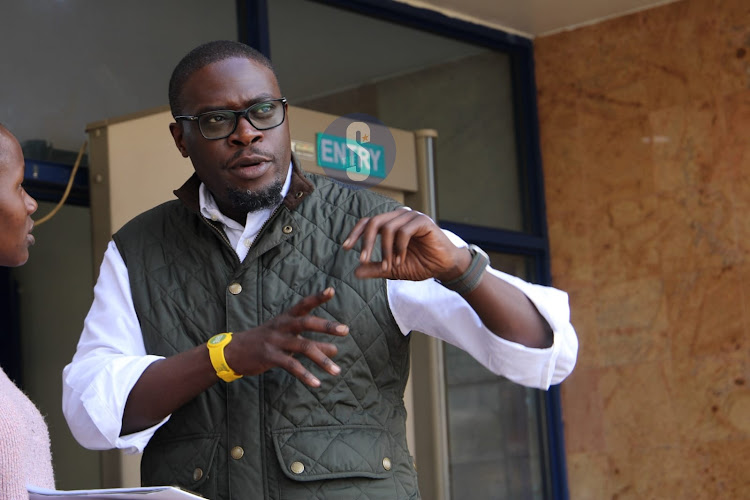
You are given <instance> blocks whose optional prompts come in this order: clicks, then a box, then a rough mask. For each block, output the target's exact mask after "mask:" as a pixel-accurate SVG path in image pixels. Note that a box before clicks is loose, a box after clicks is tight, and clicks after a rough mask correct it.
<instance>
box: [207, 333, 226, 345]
mask: <svg viewBox="0 0 750 500" xmlns="http://www.w3.org/2000/svg"><path fill="white" fill-rule="evenodd" d="M226 336H227V335H226V334H225V333H220V334H218V335H214V336H213V337H211V338H210V339H209V341H208V343H209V344H214V345H215V344H220V343H221V342H222V341H223V340H224V338H225V337H226Z"/></svg>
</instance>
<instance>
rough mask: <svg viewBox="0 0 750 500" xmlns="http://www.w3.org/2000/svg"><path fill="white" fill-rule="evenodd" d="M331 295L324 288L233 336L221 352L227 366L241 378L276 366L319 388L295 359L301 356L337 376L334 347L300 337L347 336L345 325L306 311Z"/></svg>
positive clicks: (331, 293)
mask: <svg viewBox="0 0 750 500" xmlns="http://www.w3.org/2000/svg"><path fill="white" fill-rule="evenodd" d="M333 295H334V291H333V288H330V287H329V288H326V289H325V290H323V291H322V292H320V293H318V294H316V295H309V296H307V297H305V298H303V299H302V300H300V301H299V302H298V303H297V304H295V305H294V306H292V307H291V308H290V309H289V310H287V311H285V312H283V313H281V314H279V315H278V316H276V317H275V318H273V319H271V320H269V321H267V322H265V323H263V324H262V325H259V326H257V327H255V328H252V329H250V330H247V331H244V332H238V333H235V334H234V335H233V339H232V342H231V343H229V344H228V345H227V347H226V348H225V349H224V355H225V357H226V359H227V363H228V364H229V366H231V367H232V369H233V370H234V371H235V372H237V373H241V374H243V375H258V374H260V373H263V372H265V371H267V370H270V369H271V368H274V367H277V366H278V367H280V368H283V369H284V370H286V371H288V372H289V373H291V374H292V375H294V376H295V377H297V378H298V379H300V380H301V381H302V382H304V383H305V384H307V385H309V386H311V387H318V386H320V380H318V378H317V377H315V376H314V375H313V374H312V373H310V371H309V370H307V369H306V368H305V367H304V365H302V363H300V362H299V360H297V359H296V358H295V355H302V356H306V357H308V358H310V359H311V360H312V361H314V362H315V363H316V364H317V365H318V366H320V367H321V368H323V369H324V370H325V371H327V372H328V373H330V374H331V375H338V374H339V373H340V372H341V369H340V368H339V367H338V365H336V363H334V362H333V361H332V360H331V357H333V356H335V355H336V353H337V351H338V350H337V348H336V346H335V345H333V344H330V343H327V342H318V341H315V340H310V339H307V338H305V337H303V336H302V332H306V331H307V332H319V333H328V334H331V335H336V336H339V337H343V336H345V335H347V334H348V333H349V327H348V326H346V325H343V324H341V323H338V322H336V321H331V320H327V319H324V318H319V317H317V316H311V315H310V311H312V310H313V309H315V308H316V307H318V306H319V305H321V304H324V303H326V302H328V301H329V300H331V298H332V297H333Z"/></svg>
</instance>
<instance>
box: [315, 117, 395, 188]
mask: <svg viewBox="0 0 750 500" xmlns="http://www.w3.org/2000/svg"><path fill="white" fill-rule="evenodd" d="M316 142H317V144H316V146H317V147H316V151H317V158H316V159H317V163H318V165H320V166H321V167H323V170H324V171H325V174H326V175H327V176H328V177H331V178H334V179H336V180H339V181H341V182H344V183H346V184H349V185H350V186H352V187H354V188H368V187H371V186H375V185H377V184H380V183H381V182H383V181H384V180H385V179H386V177H388V174H389V173H390V172H391V170H392V169H393V165H394V163H395V162H396V141H395V139H394V138H393V134H391V131H390V130H389V129H388V127H386V126H385V124H383V123H382V122H381V121H380V120H378V119H377V118H375V117H374V116H370V115H366V114H364V113H351V114H348V115H344V116H340V117H338V118H336V119H335V120H334V121H333V123H331V124H330V125H329V126H328V127H327V128H326V129H325V132H322V133H319V134H317V137H316Z"/></svg>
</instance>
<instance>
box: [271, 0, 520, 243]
mask: <svg viewBox="0 0 750 500" xmlns="http://www.w3.org/2000/svg"><path fill="white" fill-rule="evenodd" d="M268 9H269V18H270V39H271V56H272V58H273V62H274V66H275V67H276V71H277V73H278V75H279V80H280V84H281V87H282V89H283V92H284V93H285V94H286V95H287V97H289V99H290V104H292V105H295V106H301V107H304V108H309V109H313V110H316V111H321V112H325V113H331V114H335V115H345V114H350V113H365V114H369V115H371V116H374V117H376V118H378V119H380V120H381V121H382V122H383V123H385V124H386V125H388V126H392V127H396V128H400V129H406V130H416V129H424V128H427V129H435V130H437V132H438V134H439V136H438V139H437V151H436V169H437V172H436V177H437V198H438V202H439V207H438V217H439V219H440V220H445V221H451V222H459V223H465V224H472V225H475V226H484V227H491V228H500V229H508V230H514V231H523V230H524V219H525V214H524V210H523V209H522V206H523V204H522V197H523V195H522V190H521V188H520V185H519V176H518V160H517V154H516V148H515V143H516V139H515V128H514V120H513V92H512V79H511V65H510V59H509V57H508V56H507V55H506V54H501V53H497V52H493V51H491V50H488V49H485V48H483V47H479V46H476V45H471V44H468V43H463V42H458V41H455V40H451V39H449V38H445V37H441V36H438V35H433V34H430V33H426V32H422V31H418V30H415V29H412V28H406V27H403V26H399V25H395V24H391V23H387V22H385V21H380V20H377V19H371V18H366V17H364V16H361V15H357V14H353V13H350V12H346V11H342V10H339V9H335V8H332V7H327V6H323V5H320V4H315V3H311V2H307V1H303V0H283V1H278V2H269V6H268ZM300 46H304V47H305V50H304V53H302V52H300V51H299V50H298V48H299V47H300ZM407 47H408V50H405V48H407ZM477 200H481V201H482V210H477V204H476V202H477Z"/></svg>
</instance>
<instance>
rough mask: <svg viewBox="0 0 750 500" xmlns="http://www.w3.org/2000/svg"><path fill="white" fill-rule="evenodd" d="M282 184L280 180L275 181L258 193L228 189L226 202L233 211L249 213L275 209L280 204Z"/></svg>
mask: <svg viewBox="0 0 750 500" xmlns="http://www.w3.org/2000/svg"><path fill="white" fill-rule="evenodd" d="M283 187H284V183H283V182H282V180H281V179H276V180H275V181H273V183H271V184H270V185H268V186H266V187H265V188H263V189H261V190H260V191H251V190H249V189H248V190H241V189H230V190H229V192H228V201H229V203H230V204H231V205H232V208H234V209H235V210H238V211H241V212H244V213H250V212H257V211H258V210H263V209H265V208H275V207H276V206H277V205H278V204H279V203H281V189H282V188H283Z"/></svg>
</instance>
